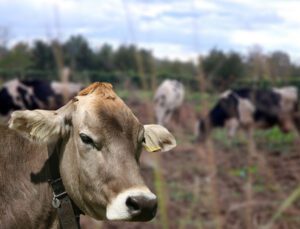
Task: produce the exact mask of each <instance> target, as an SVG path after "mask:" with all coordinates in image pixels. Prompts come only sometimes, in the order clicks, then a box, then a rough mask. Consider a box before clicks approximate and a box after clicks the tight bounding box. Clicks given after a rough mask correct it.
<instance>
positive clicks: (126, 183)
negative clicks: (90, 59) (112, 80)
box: [10, 83, 176, 221]
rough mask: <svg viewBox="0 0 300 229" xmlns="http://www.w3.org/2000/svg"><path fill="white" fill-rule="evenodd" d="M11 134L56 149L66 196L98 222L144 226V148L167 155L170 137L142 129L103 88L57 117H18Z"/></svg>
mask: <svg viewBox="0 0 300 229" xmlns="http://www.w3.org/2000/svg"><path fill="white" fill-rule="evenodd" d="M10 128H13V129H16V130H18V131H19V132H21V133H23V134H25V135H27V136H28V137H29V138H30V139H33V140H37V141H42V142H47V143H48V144H56V145H58V144H57V142H62V144H61V146H60V148H59V150H60V173H61V176H62V180H63V183H64V185H65V188H66V190H67V193H68V194H69V196H70V197H71V198H72V199H73V201H74V202H75V203H76V204H77V205H78V207H79V208H80V209H81V210H82V211H83V212H85V213H86V214H87V215H90V216H92V217H94V218H96V219H108V220H129V221H130V220H132V221H147V220H151V219H152V218H153V217H154V216H155V212H156V208H157V200H156V196H155V195H154V194H153V193H152V192H151V191H150V190H149V189H148V188H147V187H146V186H145V184H144V181H143V179H142V177H141V175H140V173H139V157H140V153H141V150H142V148H143V147H145V148H146V150H148V151H167V150H169V149H171V148H173V147H174V146H175V145H176V142H175V139H174V137H173V136H172V135H171V134H170V133H169V132H168V130H166V129H165V128H164V127H162V126H159V125H144V126H143V125H142V124H141V123H140V122H139V121H138V120H137V118H136V117H135V116H134V115H133V113H132V112H131V110H130V109H129V108H128V107H127V106H126V105H125V104H124V102H123V101H122V100H121V99H120V98H119V97H118V96H117V95H116V94H115V93H114V92H113V90H112V86H111V85H110V84H106V83H94V84H92V85H90V86H89V87H88V88H86V89H84V90H83V91H81V92H80V93H79V95H78V96H76V97H75V98H74V99H73V100H72V101H70V102H69V103H68V104H66V105H65V106H63V107H62V108H60V109H58V110H57V111H45V110H34V111H16V112H14V113H13V114H12V118H11V120H10Z"/></svg>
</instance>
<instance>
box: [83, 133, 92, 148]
mask: <svg viewBox="0 0 300 229" xmlns="http://www.w3.org/2000/svg"><path fill="white" fill-rule="evenodd" d="M79 136H80V138H81V141H82V142H83V143H84V144H88V145H92V146H95V143H94V141H93V139H91V138H90V137H89V136H87V135H86V134H83V133H80V134H79Z"/></svg>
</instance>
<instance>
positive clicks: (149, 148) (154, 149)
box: [144, 144, 161, 152]
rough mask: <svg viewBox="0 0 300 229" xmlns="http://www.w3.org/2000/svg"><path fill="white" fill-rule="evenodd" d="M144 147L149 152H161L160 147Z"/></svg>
mask: <svg viewBox="0 0 300 229" xmlns="http://www.w3.org/2000/svg"><path fill="white" fill-rule="evenodd" d="M144 147H145V149H146V150H147V151H148V152H157V151H160V150H161V147H160V146H147V145H146V144H144Z"/></svg>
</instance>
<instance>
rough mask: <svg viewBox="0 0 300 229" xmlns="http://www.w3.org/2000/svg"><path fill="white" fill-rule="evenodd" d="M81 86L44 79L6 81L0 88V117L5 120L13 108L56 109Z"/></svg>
mask: <svg viewBox="0 0 300 229" xmlns="http://www.w3.org/2000/svg"><path fill="white" fill-rule="evenodd" d="M81 88H82V86H81V85H80V84H76V83H60V82H49V81H45V80H18V79H14V80H11V81H8V82H6V83H5V84H4V85H3V87H2V89H1V90H0V119H2V120H4V121H7V120H8V118H9V116H10V114H11V113H12V112H13V111H15V110H25V109H28V110H33V109H46V110H51V109H58V108H59V107H61V106H63V105H64V104H65V102H66V101H69V100H70V98H72V97H74V96H75V95H76V94H77V93H78V92H79V91H80V90H81Z"/></svg>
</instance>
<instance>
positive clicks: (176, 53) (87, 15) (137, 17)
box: [0, 0, 300, 63]
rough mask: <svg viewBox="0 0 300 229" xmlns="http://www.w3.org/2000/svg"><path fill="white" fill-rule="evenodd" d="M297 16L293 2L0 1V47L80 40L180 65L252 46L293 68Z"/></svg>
mask: <svg viewBox="0 0 300 229" xmlns="http://www.w3.org/2000/svg"><path fill="white" fill-rule="evenodd" d="M299 9H300V1H299V0H0V15H1V16H0V41H1V40H3V38H4V37H7V39H6V40H7V45H8V46H10V47H11V46H13V45H14V44H16V43H17V42H18V41H26V42H28V43H32V42H33V41H34V40H36V39H42V40H45V41H49V40H51V39H53V38H57V39H60V40H61V41H65V40H66V39H68V38H69V37H70V36H71V35H78V34H81V35H83V36H84V37H86V38H87V39H88V41H89V42H90V44H91V45H92V47H93V48H95V49H97V48H99V47H101V45H103V44H104V43H108V44H111V45H113V47H115V48H117V47H118V46H119V45H120V44H132V43H133V44H136V45H137V46H139V47H143V48H146V49H149V50H152V52H153V54H154V55H155V56H156V57H159V58H169V59H180V60H194V59H195V58H196V56H197V55H199V54H201V55H206V54H207V53H208V52H209V51H210V50H211V49H212V48H217V49H221V50H223V51H226V52H228V51H237V52H240V53H242V54H244V55H246V54H247V53H248V52H249V50H251V49H252V48H253V47H254V46H259V47H261V48H262V50H263V51H264V52H265V53H271V52H273V51H276V50H281V51H284V52H287V53H288V54H289V55H290V57H291V59H292V61H294V62H296V63H300V42H299V41H300V13H299ZM3 28H5V29H8V36H4V35H3V32H2V33H1V30H2V31H3Z"/></svg>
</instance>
